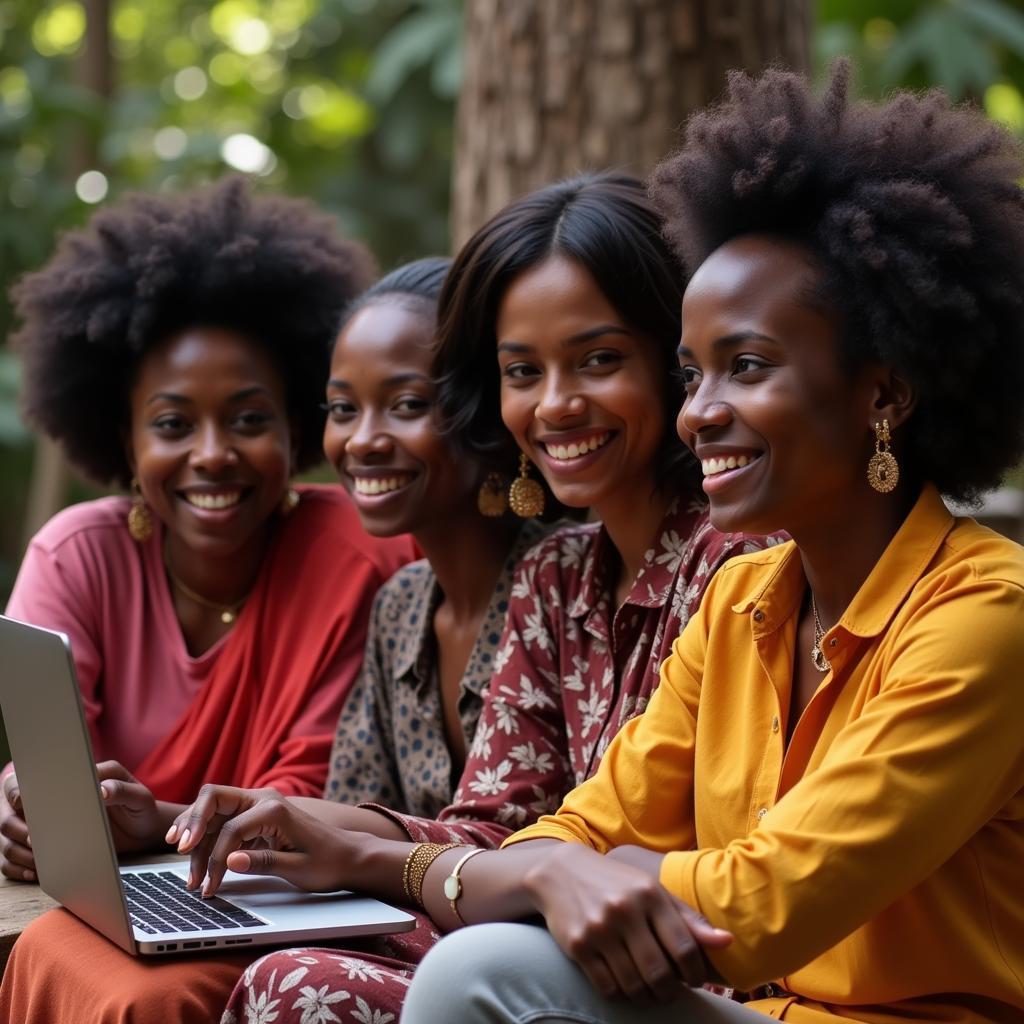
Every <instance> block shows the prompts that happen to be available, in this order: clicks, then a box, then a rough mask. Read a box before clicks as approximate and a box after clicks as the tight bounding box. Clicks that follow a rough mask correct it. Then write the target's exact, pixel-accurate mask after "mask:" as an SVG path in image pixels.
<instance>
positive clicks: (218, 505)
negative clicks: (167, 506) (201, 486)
mask: <svg viewBox="0 0 1024 1024" xmlns="http://www.w3.org/2000/svg"><path fill="white" fill-rule="evenodd" d="M179 494H180V495H181V497H182V498H183V499H184V500H185V501H186V502H188V504H189V505H191V506H193V508H199V509H202V510H203V511H205V512H220V511H223V510H224V509H228V508H234V506H235V505H237V504H238V503H239V502H240V501H241V500H242V498H243V497H244V496H245V491H244V490H243V489H242V488H240V487H234V488H225V489H224V490H218V491H210V490H204V491H180V492H179Z"/></svg>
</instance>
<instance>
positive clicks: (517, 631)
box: [224, 499, 772, 1024]
mask: <svg viewBox="0 0 1024 1024" xmlns="http://www.w3.org/2000/svg"><path fill="white" fill-rule="evenodd" d="M767 543H772V541H771V540H770V539H769V540H766V539H765V538H761V537H750V536H746V535H743V534H721V533H719V532H718V531H716V530H715V529H714V528H713V527H712V526H711V524H710V522H709V520H708V517H707V511H706V506H704V505H703V504H698V503H696V502H694V503H689V502H687V501H686V500H685V499H678V500H677V501H676V502H675V503H674V504H673V505H672V506H671V507H670V508H669V510H668V512H667V513H666V515H665V518H664V519H663V521H662V523H661V526H660V527H659V529H658V532H657V534H656V535H655V537H654V542H653V544H652V547H651V549H650V550H649V551H648V552H647V554H646V556H645V559H644V565H643V568H642V569H641V571H640V573H639V574H638V576H637V578H636V581H635V582H634V584H633V587H632V588H631V590H630V593H629V595H628V597H627V598H626V600H625V602H624V603H623V604H622V606H621V607H620V608H618V609H617V610H614V608H613V605H614V597H613V594H614V583H615V573H616V570H617V565H618V553H617V552H616V551H615V549H614V547H613V546H612V544H611V541H610V539H609V537H608V535H607V533H606V532H605V530H604V528H603V527H602V526H601V525H600V524H597V523H588V524H582V525H577V526H568V527H564V528H563V529H561V530H558V531H557V532H555V533H554V534H552V535H551V536H550V537H548V538H546V539H545V540H544V541H542V542H541V543H540V544H538V545H537V546H536V547H535V548H534V549H533V550H532V551H531V552H530V553H529V555H528V556H527V557H526V558H524V559H523V561H522V562H521V563H520V566H519V569H518V571H517V573H516V578H515V583H514V584H513V589H512V597H511V601H510V603H509V608H508V616H507V619H506V623H505V633H504V635H503V637H502V639H501V643H500V646H499V648H498V651H497V653H496V656H495V665H494V669H495V671H494V676H493V678H492V680H491V686H490V689H489V690H488V692H487V695H486V697H485V699H484V705H483V709H482V711H481V714H480V717H479V721H478V724H477V731H476V736H475V737H474V740H473V744H472V747H471V748H470V753H469V757H468V759H467V762H466V766H465V769H464V771H463V774H462V778H461V780H460V782H459V785H458V787H457V789H456V792H455V795H454V797H453V799H452V802H451V804H450V805H449V806H448V807H446V808H445V809H444V810H443V811H442V812H441V813H440V815H439V816H438V819H437V820H433V819H427V818H422V817H415V816H412V815H407V814H401V813H398V812H395V811H391V810H389V809H388V808H385V807H382V806H378V805H372V806H373V809H374V810H377V811H379V812H381V813H383V814H386V815H388V816H389V817H390V818H391V819H392V820H393V821H396V822H397V823H398V824H399V825H400V826H401V827H402V828H403V829H404V831H405V832H406V833H407V834H408V836H409V838H410V839H411V840H413V841H414V842H440V843H445V842H458V843H466V844H469V845H473V846H483V847H487V848H491V847H496V846H498V845H499V844H500V843H501V842H502V840H504V839H505V837H506V836H508V835H510V834H511V833H512V832H513V831H514V830H515V829H517V828H520V827H522V826H524V825H527V824H531V823H532V822H534V821H536V820H537V818H538V817H539V816H540V815H541V814H545V813H548V812H550V811H553V810H555V809H556V808H557V807H558V805H559V803H560V802H561V799H562V797H563V796H564V795H565V793H567V792H568V791H569V790H570V789H572V788H573V787H574V786H576V785H577V784H578V783H580V782H582V781H583V780H584V779H586V778H588V777H589V776H590V775H591V774H593V772H594V771H595V770H596V768H597V765H598V763H599V762H600V758H601V755H602V754H603V753H604V751H605V749H606V748H607V746H608V743H609V742H610V741H611V739H612V737H613V736H614V735H615V733H616V732H617V731H618V730H619V729H620V728H621V726H622V725H624V724H625V723H626V722H627V721H628V720H629V719H630V718H632V717H634V716H635V715H637V714H640V713H641V712H642V711H643V709H644V708H645V707H646V705H647V701H648V699H649V698H650V695H651V692H652V691H653V690H654V687H655V686H656V685H657V682H658V671H659V668H660V666H661V662H662V660H663V659H664V658H665V657H667V656H668V654H669V652H670V649H671V646H672V642H673V641H674V640H675V638H676V637H677V636H678V635H679V633H680V632H681V631H682V629H683V627H684V626H685V625H686V622H687V621H688V619H689V617H690V616H691V615H692V614H693V612H694V611H695V610H696V608H697V606H698V604H699V603H700V597H701V595H702V594H703V592H704V588H705V586H706V585H707V583H708V581H709V580H710V578H711V576H712V575H713V574H714V572H715V570H716V569H717V568H718V567H719V566H720V565H721V564H722V563H723V562H724V561H726V560H727V559H728V558H730V557H732V556H733V555H738V554H742V553H745V552H749V551H753V550H756V549H758V548H761V547H764V546H765V545H766V544H767ZM420 918H421V922H422V923H421V926H420V927H419V928H417V929H416V930H415V931H412V932H407V933H404V934H399V935H393V936H390V937H388V939H387V940H386V941H385V940H367V941H366V942H365V943H364V944H363V945H362V949H363V952H361V953H357V952H355V951H350V952H347V953H346V954H345V956H347V957H349V958H353V957H355V958H358V959H359V960H360V962H362V963H365V964H369V965H370V966H373V967H375V968H379V969H380V970H381V971H384V972H385V973H384V974H382V975H381V977H382V978H383V979H384V980H383V981H369V980H367V981H360V980H358V979H357V978H352V977H348V976H343V974H342V972H341V971H340V970H339V966H338V965H339V963H340V961H339V960H338V959H337V958H338V956H339V955H340V954H338V953H336V952H332V951H330V950H304V951H302V955H303V956H304V957H306V958H307V960H310V961H313V962H310V963H304V964H303V966H305V967H307V968H308V972H307V973H306V974H305V975H303V978H304V979H305V982H306V983H307V984H308V985H309V986H310V987H311V988H313V989H314V991H316V992H319V991H320V989H321V988H322V987H324V986H326V992H327V994H331V993H334V992H346V993H348V995H349V997H350V1000H341V1001H340V1002H339V1003H335V1004H323V1014H324V1015H322V1016H320V1017H316V1016H308V1017H305V1018H304V1017H303V1016H302V1015H301V1013H300V1011H299V1010H298V1009H296V1008H294V1007H293V1006H290V1005H286V1004H290V1002H292V1000H288V999H284V1000H282V1001H280V1002H279V1003H277V1004H276V1006H275V1010H274V1012H275V1013H277V1014H278V1016H276V1017H273V1018H263V1019H261V1018H260V1017H259V1016H256V1015H255V1013H256V1011H255V1010H253V1015H250V1016H245V1014H246V1012H247V1011H246V1008H247V1007H255V1006H256V1005H257V1004H258V1003H259V998H260V995H261V994H268V1000H269V999H270V998H272V988H273V986H272V985H271V981H270V979H271V976H273V977H274V979H275V982H274V983H275V984H276V985H277V986H278V989H279V988H280V981H279V980H278V979H281V978H283V977H285V976H286V975H287V974H288V971H289V970H294V969H295V967H294V964H293V963H292V961H293V959H294V951H292V952H288V953H271V954H269V955H267V956H265V957H263V958H262V959H261V960H259V961H257V963H256V964H255V965H253V967H252V968H251V969H250V971H247V972H246V976H245V977H244V978H243V979H242V980H241V981H240V982H239V984H238V985H237V986H236V988H235V991H234V993H233V994H232V999H231V1002H230V1004H229V1007H228V1010H227V1012H226V1014H225V1017H224V1024H229V1022H234V1021H239V1022H241V1021H244V1022H245V1024H252V1022H259V1024H264V1020H266V1021H269V1020H271V1019H272V1020H274V1021H278V1022H280V1024H311V1022H314V1021H315V1022H317V1024H319V1022H321V1021H335V1020H343V1021H346V1022H352V1021H359V1020H362V1019H363V1018H361V1017H359V1016H356V1015H355V1012H357V1011H358V1012H362V1011H361V1010H359V1007H358V1004H356V1003H355V998H356V995H357V994H358V996H359V998H361V999H362V1000H363V1001H364V1002H365V1003H366V1006H367V1007H368V1008H370V1009H372V1010H373V1011H374V1012H375V1013H377V1014H379V1016H377V1017H373V1016H372V1015H371V1017H370V1018H369V1019H370V1020H373V1021H374V1022H375V1024H389V1022H390V1021H391V1020H392V1018H391V1017H389V1016H388V1015H389V1014H394V1015H395V1018H394V1019H395V1020H397V1015H398V1013H399V1012H400V1007H401V1002H402V1000H403V999H404V996H405V989H406V987H407V984H408V978H409V977H410V975H411V973H412V971H414V970H415V967H416V965H417V964H418V963H419V961H420V960H421V959H422V958H423V957H424V956H425V955H426V953H427V951H428V950H429V949H430V947H431V946H432V945H433V944H434V942H436V941H437V939H436V932H435V931H434V930H433V928H432V927H431V926H430V924H429V919H426V918H424V917H423V916H422V915H420ZM253 1000H255V1002H253ZM350 1001H351V1002H352V1003H353V1005H354V1007H355V1009H354V1010H349V1009H348V1005H349V1002H350ZM342 1004H344V1005H342ZM264 1005H266V1004H264ZM302 1012H305V1011H302ZM317 1012H321V1011H320V1010H318V1011H317ZM328 1012H329V1013H330V1014H334V1016H330V1015H327V1014H328Z"/></svg>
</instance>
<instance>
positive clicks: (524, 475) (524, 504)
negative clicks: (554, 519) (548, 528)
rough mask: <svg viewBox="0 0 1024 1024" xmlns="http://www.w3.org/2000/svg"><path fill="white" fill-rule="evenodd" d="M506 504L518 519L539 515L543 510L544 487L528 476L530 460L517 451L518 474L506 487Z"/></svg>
mask: <svg viewBox="0 0 1024 1024" xmlns="http://www.w3.org/2000/svg"><path fill="white" fill-rule="evenodd" d="M508 504H509V507H510V508H511V509H512V511H513V512H515V514H516V515H517V516H519V518H520V519H529V518H530V517H531V516H539V515H540V514H541V513H542V512H543V511H544V488H543V487H541V485H540V484H539V483H537V481H536V480H534V479H532V478H531V476H530V460H529V459H528V458H527V457H526V452H520V453H519V476H517V477H516V478H515V480H513V481H512V486H511V487H509V489H508Z"/></svg>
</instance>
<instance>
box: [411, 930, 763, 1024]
mask: <svg viewBox="0 0 1024 1024" xmlns="http://www.w3.org/2000/svg"><path fill="white" fill-rule="evenodd" d="M768 1019H769V1018H768V1017H766V1016H765V1015H764V1014H761V1013H757V1012H756V1011H754V1010H748V1009H747V1008H746V1007H745V1006H741V1005H740V1004H739V1003H733V1002H730V1001H729V1000H727V999H722V998H720V997H719V996H716V995H712V994H711V993H709V992H704V991H701V990H700V989H692V990H689V991H687V992H686V993H684V995H683V996H682V997H681V998H680V999H678V1000H676V1001H675V1002H674V1003H671V1004H670V1005H668V1006H644V1007H639V1006H635V1005H633V1004H630V1003H625V1002H618V1001H616V1002H610V1001H608V1000H607V999H603V998H601V996H599V995H598V994H597V992H596V991H595V990H594V989H593V988H592V987H591V985H590V983H589V982H588V981H587V979H586V977H585V976H584V974H583V973H582V972H581V971H580V970H579V968H577V967H576V965H575V964H574V963H573V962H572V961H571V960H570V959H569V958H568V957H567V956H566V955H565V954H564V953H563V952H562V951H561V950H560V949H559V948H558V946H557V944H556V943H555V940H554V939H552V938H551V935H550V934H549V933H548V931H547V929H545V928H541V927H539V926H537V925H530V924H481V925H474V926H472V927H470V928H463V929H462V930H461V931H457V932H453V933H452V934H451V935H448V936H447V937H446V938H444V939H442V940H441V942H440V943H439V944H438V945H437V946H435V947H434V948H433V949H432V950H431V951H430V952H429V953H428V954H427V956H426V957H425V958H424V960H423V962H422V963H421V964H420V966H419V967H418V968H417V969H416V974H415V976H414V978H413V982H412V985H411V986H410V988H409V994H408V996H407V998H406V1001H405V1009H404V1010H403V1011H402V1024H539V1022H542V1021H572V1022H575V1024H764V1022H765V1021H767V1020H768Z"/></svg>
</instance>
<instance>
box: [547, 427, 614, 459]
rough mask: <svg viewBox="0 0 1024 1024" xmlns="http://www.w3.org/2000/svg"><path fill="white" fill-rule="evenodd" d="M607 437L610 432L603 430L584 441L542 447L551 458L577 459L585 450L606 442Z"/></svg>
mask: <svg viewBox="0 0 1024 1024" xmlns="http://www.w3.org/2000/svg"><path fill="white" fill-rule="evenodd" d="M609 437H611V434H610V433H609V432H608V431H605V432H604V433H603V434H597V435H596V436H594V437H591V438H589V439H588V440H586V441H575V442H573V443H572V444H569V445H565V444H545V445H544V449H545V451H546V452H547V453H548V455H550V456H551V457H552V458H553V459H577V458H579V457H580V456H581V455H586V454H587V452H594V451H597V449H598V448H600V447H601V445H603V444H606V443H607V442H608V438H609Z"/></svg>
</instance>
